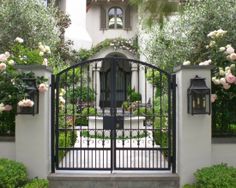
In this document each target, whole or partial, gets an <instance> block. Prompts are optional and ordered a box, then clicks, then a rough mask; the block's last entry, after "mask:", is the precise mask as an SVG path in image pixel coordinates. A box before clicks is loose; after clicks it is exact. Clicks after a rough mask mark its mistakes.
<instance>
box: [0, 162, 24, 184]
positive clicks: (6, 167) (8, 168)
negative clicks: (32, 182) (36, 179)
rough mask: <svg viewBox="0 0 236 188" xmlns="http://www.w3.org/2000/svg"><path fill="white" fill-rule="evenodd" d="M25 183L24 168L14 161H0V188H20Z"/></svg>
mask: <svg viewBox="0 0 236 188" xmlns="http://www.w3.org/2000/svg"><path fill="white" fill-rule="evenodd" d="M26 182H27V171H26V167H25V166H24V165H23V164H21V163H19V162H16V161H12V160H9V159H0V187H1V188H14V187H21V186H23V185H24V184H25V183H26Z"/></svg>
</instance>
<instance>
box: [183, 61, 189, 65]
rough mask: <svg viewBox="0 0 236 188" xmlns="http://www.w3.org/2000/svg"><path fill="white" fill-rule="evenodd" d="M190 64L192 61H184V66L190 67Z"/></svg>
mask: <svg viewBox="0 0 236 188" xmlns="http://www.w3.org/2000/svg"><path fill="white" fill-rule="evenodd" d="M190 64H191V62H190V61H184V62H183V65H190Z"/></svg>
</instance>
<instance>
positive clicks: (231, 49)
mask: <svg viewBox="0 0 236 188" xmlns="http://www.w3.org/2000/svg"><path fill="white" fill-rule="evenodd" d="M225 53H226V54H232V53H234V48H233V47H232V46H231V45H227V46H226V51H225Z"/></svg>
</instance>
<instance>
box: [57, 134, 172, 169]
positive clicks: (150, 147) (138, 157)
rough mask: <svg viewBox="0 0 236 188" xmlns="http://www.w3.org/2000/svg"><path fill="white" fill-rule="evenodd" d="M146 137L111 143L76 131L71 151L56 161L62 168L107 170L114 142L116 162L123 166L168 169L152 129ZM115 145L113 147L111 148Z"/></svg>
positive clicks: (124, 167) (128, 167) (122, 167)
mask: <svg viewBox="0 0 236 188" xmlns="http://www.w3.org/2000/svg"><path fill="white" fill-rule="evenodd" d="M147 132H148V134H147V135H148V136H147V137H143V138H140V139H137V138H132V139H126V140H121V139H117V140H116V143H114V142H113V143H112V142H111V140H110V139H104V140H103V139H95V138H88V137H83V136H80V131H77V135H78V137H77V140H76V143H75V145H74V148H73V150H70V151H69V152H67V154H66V156H65V157H64V159H63V161H62V162H61V163H60V164H59V167H62V168H76V169H110V168H111V148H112V147H111V145H112V144H115V145H116V147H115V148H116V150H115V152H114V153H115V155H113V156H115V158H113V160H115V161H116V162H115V165H116V168H117V169H119V168H120V170H122V169H131V170H132V169H135V168H139V169H157V168H164V167H165V168H167V167H168V162H167V160H165V158H164V156H163V155H162V154H161V152H160V150H159V149H160V146H159V145H156V144H155V142H154V141H153V138H152V133H151V131H147ZM113 148H114V147H113Z"/></svg>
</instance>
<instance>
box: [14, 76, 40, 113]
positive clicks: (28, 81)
mask: <svg viewBox="0 0 236 188" xmlns="http://www.w3.org/2000/svg"><path fill="white" fill-rule="evenodd" d="M23 82H24V83H25V86H26V91H25V92H26V93H27V96H26V98H27V99H24V100H23V103H24V102H25V105H24V104H23V105H22V106H19V105H18V106H17V114H31V115H35V114H38V113H39V92H38V88H37V86H36V79H34V78H23ZM28 99H30V100H31V101H33V105H28V104H27V103H28V101H27V100H28Z"/></svg>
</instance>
